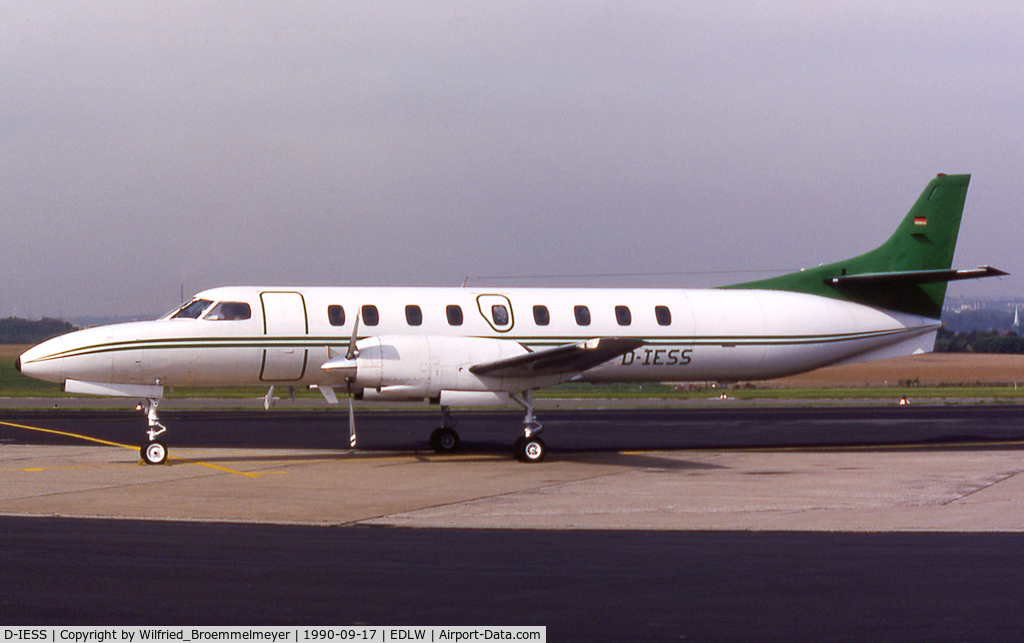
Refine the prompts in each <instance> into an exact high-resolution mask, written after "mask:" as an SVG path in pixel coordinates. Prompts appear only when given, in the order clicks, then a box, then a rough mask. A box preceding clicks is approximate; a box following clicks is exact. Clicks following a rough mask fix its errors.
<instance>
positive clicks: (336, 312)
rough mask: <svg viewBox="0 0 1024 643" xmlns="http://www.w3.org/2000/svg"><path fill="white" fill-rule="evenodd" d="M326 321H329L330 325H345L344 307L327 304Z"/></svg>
mask: <svg viewBox="0 0 1024 643" xmlns="http://www.w3.org/2000/svg"><path fill="white" fill-rule="evenodd" d="M327 321H329V322H331V326H344V325H345V309H344V308H342V307H341V306H337V305H335V306H328V307H327Z"/></svg>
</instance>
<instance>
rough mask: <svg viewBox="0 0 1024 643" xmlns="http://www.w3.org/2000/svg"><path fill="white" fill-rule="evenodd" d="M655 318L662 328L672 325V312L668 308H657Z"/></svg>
mask: <svg viewBox="0 0 1024 643" xmlns="http://www.w3.org/2000/svg"><path fill="white" fill-rule="evenodd" d="M654 317H655V319H657V320H658V324H660V325H661V326H668V325H670V324H671V323H672V311H670V310H669V309H668V306H655V307H654Z"/></svg>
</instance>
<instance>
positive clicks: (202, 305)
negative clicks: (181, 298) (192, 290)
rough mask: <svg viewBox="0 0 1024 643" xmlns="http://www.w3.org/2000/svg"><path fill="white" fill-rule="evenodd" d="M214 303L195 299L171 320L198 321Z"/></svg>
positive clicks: (179, 310)
mask: <svg viewBox="0 0 1024 643" xmlns="http://www.w3.org/2000/svg"><path fill="white" fill-rule="evenodd" d="M212 303H213V302H212V301H210V300H209V299H193V300H192V301H190V302H188V303H187V304H185V305H184V306H182V307H181V308H179V309H178V312H176V313H174V314H173V315H171V319H198V318H199V316H200V315H202V314H203V311H204V310H206V309H207V308H208V307H209V306H210V304H212Z"/></svg>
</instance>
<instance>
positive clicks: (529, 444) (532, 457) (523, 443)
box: [512, 436, 548, 463]
mask: <svg viewBox="0 0 1024 643" xmlns="http://www.w3.org/2000/svg"><path fill="white" fill-rule="evenodd" d="M547 454H548V447H547V445H546V444H544V440H541V439H540V438H538V437H537V436H532V437H529V438H528V437H526V436H519V437H518V438H516V441H515V443H514V444H513V445H512V455H514V456H515V458H516V460H518V461H520V462H527V463H530V462H540V461H541V460H543V459H544V458H545V457H546V456H547Z"/></svg>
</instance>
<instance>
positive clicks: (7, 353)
mask: <svg viewBox="0 0 1024 643" xmlns="http://www.w3.org/2000/svg"><path fill="white" fill-rule="evenodd" d="M28 349H29V347H28V346H26V345H24V344H0V359H9V360H12V361H13V360H14V358H15V357H17V356H18V355H21V354H22V353H24V352H25V351H27V350H28Z"/></svg>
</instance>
